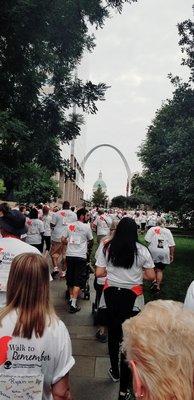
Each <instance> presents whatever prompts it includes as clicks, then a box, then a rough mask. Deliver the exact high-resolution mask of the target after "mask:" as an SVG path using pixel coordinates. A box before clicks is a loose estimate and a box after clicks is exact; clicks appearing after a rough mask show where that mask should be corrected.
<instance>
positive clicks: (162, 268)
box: [154, 262, 166, 271]
mask: <svg viewBox="0 0 194 400" xmlns="http://www.w3.org/2000/svg"><path fill="white" fill-rule="evenodd" d="M154 265H155V268H157V269H161V271H163V270H164V268H165V266H166V265H165V264H163V263H161V262H159V263H154Z"/></svg>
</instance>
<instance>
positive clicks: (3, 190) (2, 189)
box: [0, 179, 6, 196]
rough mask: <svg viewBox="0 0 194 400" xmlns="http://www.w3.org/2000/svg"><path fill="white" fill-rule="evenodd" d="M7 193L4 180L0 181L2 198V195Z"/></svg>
mask: <svg viewBox="0 0 194 400" xmlns="http://www.w3.org/2000/svg"><path fill="white" fill-rule="evenodd" d="M5 191H6V188H5V186H4V182H3V179H0V196H1V195H2V194H4V193H5Z"/></svg>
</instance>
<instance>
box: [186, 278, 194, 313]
mask: <svg viewBox="0 0 194 400" xmlns="http://www.w3.org/2000/svg"><path fill="white" fill-rule="evenodd" d="M184 307H185V308H188V309H189V310H191V311H193V312H194V281H193V282H191V284H190V286H189V287H188V289H187V294H186V297H185V301H184Z"/></svg>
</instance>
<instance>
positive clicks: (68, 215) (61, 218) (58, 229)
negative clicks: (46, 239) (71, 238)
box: [51, 210, 77, 242]
mask: <svg viewBox="0 0 194 400" xmlns="http://www.w3.org/2000/svg"><path fill="white" fill-rule="evenodd" d="M75 221H77V215H76V213H74V212H73V211H71V210H60V211H57V212H56V213H53V215H52V221H51V223H52V224H53V225H55V227H54V229H52V231H51V239H52V240H53V241H54V242H60V241H61V237H62V235H63V232H64V227H65V226H66V225H68V224H70V223H71V222H75Z"/></svg>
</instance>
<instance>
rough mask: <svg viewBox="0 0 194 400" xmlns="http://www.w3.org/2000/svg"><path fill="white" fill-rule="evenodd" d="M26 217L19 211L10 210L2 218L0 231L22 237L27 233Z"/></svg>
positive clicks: (0, 219) (0, 218)
mask: <svg viewBox="0 0 194 400" xmlns="http://www.w3.org/2000/svg"><path fill="white" fill-rule="evenodd" d="M25 222H26V217H25V215H24V214H22V213H21V212H20V211H19V210H10V211H9V212H8V213H6V215H4V216H3V217H0V229H4V230H5V231H6V232H8V233H11V234H12V235H16V236H21V235H24V234H25V233H26V232H27V228H26V226H25Z"/></svg>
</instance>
